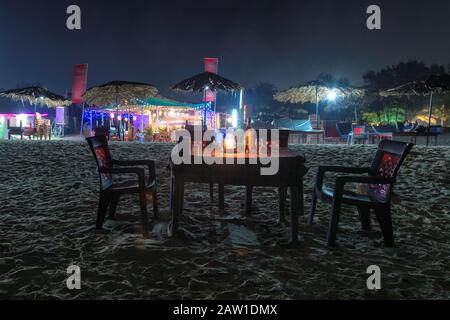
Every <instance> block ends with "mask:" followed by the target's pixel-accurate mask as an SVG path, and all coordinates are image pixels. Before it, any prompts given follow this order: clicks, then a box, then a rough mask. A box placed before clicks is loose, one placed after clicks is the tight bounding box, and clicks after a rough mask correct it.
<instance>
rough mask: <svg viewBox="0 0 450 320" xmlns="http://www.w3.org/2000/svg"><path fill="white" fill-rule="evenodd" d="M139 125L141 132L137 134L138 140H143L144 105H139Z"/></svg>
mask: <svg viewBox="0 0 450 320" xmlns="http://www.w3.org/2000/svg"><path fill="white" fill-rule="evenodd" d="M139 125H140V127H141V132H140V135H139V142H141V143H142V142H144V106H141V123H140V124H139Z"/></svg>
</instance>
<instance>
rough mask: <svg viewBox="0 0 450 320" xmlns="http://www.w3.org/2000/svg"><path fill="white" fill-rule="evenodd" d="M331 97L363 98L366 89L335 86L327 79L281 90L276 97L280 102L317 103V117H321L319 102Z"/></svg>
mask: <svg viewBox="0 0 450 320" xmlns="http://www.w3.org/2000/svg"><path fill="white" fill-rule="evenodd" d="M330 93H331V95H332V97H331V98H333V99H334V98H336V97H339V98H350V97H351V98H361V97H363V96H364V95H365V90H364V89H361V88H355V87H350V86H342V85H337V86H333V85H332V84H330V83H327V82H325V81H320V80H315V81H310V82H307V83H306V84H304V85H301V86H298V87H295V88H291V89H288V90H285V91H280V92H278V93H276V94H275V96H274V99H275V100H277V101H279V102H283V103H286V102H289V103H316V117H317V119H319V103H320V102H321V101H324V100H327V99H330Z"/></svg>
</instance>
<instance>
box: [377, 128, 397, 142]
mask: <svg viewBox="0 0 450 320" xmlns="http://www.w3.org/2000/svg"><path fill="white" fill-rule="evenodd" d="M372 129H373V131H374V132H375V133H376V135H377V137H378V139H379V140H380V141H382V140H393V139H394V134H395V133H396V132H397V128H396V127H395V126H391V125H381V126H372Z"/></svg>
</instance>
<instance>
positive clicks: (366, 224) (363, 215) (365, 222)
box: [358, 206, 372, 231]
mask: <svg viewBox="0 0 450 320" xmlns="http://www.w3.org/2000/svg"><path fill="white" fill-rule="evenodd" d="M358 213H359V219H360V220H361V227H362V229H363V230H364V231H370V230H371V229H372V228H371V224H370V208H367V207H364V206H359V207H358Z"/></svg>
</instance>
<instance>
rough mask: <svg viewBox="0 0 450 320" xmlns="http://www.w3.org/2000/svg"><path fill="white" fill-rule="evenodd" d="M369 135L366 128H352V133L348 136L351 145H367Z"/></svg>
mask: <svg viewBox="0 0 450 320" xmlns="http://www.w3.org/2000/svg"><path fill="white" fill-rule="evenodd" d="M368 142H369V135H368V134H367V132H366V126H352V132H350V133H349V134H348V143H349V144H355V143H356V144H367V143H368Z"/></svg>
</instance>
